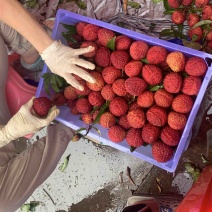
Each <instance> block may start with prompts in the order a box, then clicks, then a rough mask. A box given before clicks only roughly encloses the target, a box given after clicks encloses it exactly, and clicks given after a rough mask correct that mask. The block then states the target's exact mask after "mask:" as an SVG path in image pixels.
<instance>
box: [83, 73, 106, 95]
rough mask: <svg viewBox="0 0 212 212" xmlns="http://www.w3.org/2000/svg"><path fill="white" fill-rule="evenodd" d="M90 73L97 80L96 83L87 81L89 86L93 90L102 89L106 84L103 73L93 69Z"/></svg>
mask: <svg viewBox="0 0 212 212" xmlns="http://www.w3.org/2000/svg"><path fill="white" fill-rule="evenodd" d="M90 74H91V75H92V76H93V77H94V78H95V80H96V82H95V83H90V82H86V84H87V86H88V87H89V88H90V89H91V90H92V91H101V90H102V88H103V87H104V85H105V81H104V79H103V77H102V75H101V73H99V72H96V71H92V72H90Z"/></svg>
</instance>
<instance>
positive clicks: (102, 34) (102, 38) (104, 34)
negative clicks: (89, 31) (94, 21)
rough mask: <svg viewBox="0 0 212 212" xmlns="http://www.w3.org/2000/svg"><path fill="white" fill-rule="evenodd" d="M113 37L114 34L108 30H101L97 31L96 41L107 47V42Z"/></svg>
mask: <svg viewBox="0 0 212 212" xmlns="http://www.w3.org/2000/svg"><path fill="white" fill-rule="evenodd" d="M114 37H115V33H114V32H113V31H112V30H110V29H105V28H101V29H100V30H99V31H98V39H99V42H100V43H101V44H102V45H103V46H107V44H108V42H109V41H110V40H111V39H112V38H114Z"/></svg>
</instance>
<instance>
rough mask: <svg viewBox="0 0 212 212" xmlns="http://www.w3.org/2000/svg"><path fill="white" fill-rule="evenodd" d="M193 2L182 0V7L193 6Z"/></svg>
mask: <svg viewBox="0 0 212 212" xmlns="http://www.w3.org/2000/svg"><path fill="white" fill-rule="evenodd" d="M192 2H193V0H182V5H184V6H190V5H191V4H192Z"/></svg>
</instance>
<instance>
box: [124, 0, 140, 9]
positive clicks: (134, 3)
mask: <svg viewBox="0 0 212 212" xmlns="http://www.w3.org/2000/svg"><path fill="white" fill-rule="evenodd" d="M127 5H129V6H130V7H132V8H135V9H139V8H140V7H141V5H140V4H139V3H137V2H134V1H128V2H127Z"/></svg>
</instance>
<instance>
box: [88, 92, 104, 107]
mask: <svg viewBox="0 0 212 212" xmlns="http://www.w3.org/2000/svg"><path fill="white" fill-rule="evenodd" d="M88 101H89V102H90V104H91V105H93V106H102V105H103V104H104V103H105V100H104V98H103V97H102V95H101V92H100V91H91V92H90V93H89V94H88Z"/></svg>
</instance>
